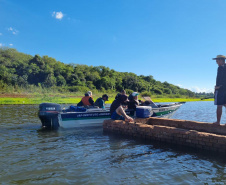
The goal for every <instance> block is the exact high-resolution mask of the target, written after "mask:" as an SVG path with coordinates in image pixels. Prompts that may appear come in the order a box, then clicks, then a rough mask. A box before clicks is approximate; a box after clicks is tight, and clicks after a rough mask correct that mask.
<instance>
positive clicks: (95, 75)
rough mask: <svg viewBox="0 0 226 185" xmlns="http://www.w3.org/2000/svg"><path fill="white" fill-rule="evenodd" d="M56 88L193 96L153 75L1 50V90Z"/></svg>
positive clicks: (63, 89) (191, 93)
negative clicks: (5, 88) (10, 87)
mask: <svg viewBox="0 0 226 185" xmlns="http://www.w3.org/2000/svg"><path fill="white" fill-rule="evenodd" d="M6 85H11V86H21V87H24V88H26V87H29V85H36V86H40V87H45V88H52V87H55V88H58V89H61V91H71V92H76V91H86V90H88V89H90V90H98V91H100V92H104V91H110V92H111V91H112V92H116V91H120V90H121V89H126V90H128V92H130V91H138V92H146V93H150V94H156V95H164V94H166V95H170V94H175V95H184V96H187V97H194V96H195V93H194V92H192V91H190V90H188V89H183V88H180V87H178V86H176V85H173V84H170V83H168V82H166V81H165V82H160V81H157V80H155V79H154V78H153V76H151V75H149V76H144V75H139V76H138V75H136V74H135V73H130V72H117V71H115V70H113V69H109V68H108V67H105V66H87V65H80V64H74V63H71V64H65V63H62V62H60V61H56V60H55V59H54V58H52V57H48V56H42V57H41V56H39V55H35V56H31V55H28V54H24V53H21V52H18V51H17V50H16V49H12V48H0V90H1V89H2V88H3V87H4V86H6Z"/></svg>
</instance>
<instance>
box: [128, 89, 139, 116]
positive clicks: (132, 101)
mask: <svg viewBox="0 0 226 185" xmlns="http://www.w3.org/2000/svg"><path fill="white" fill-rule="evenodd" d="M138 95H139V93H138V92H133V93H131V94H130V95H129V98H128V99H129V102H128V103H127V104H128V109H131V111H130V114H131V115H134V112H135V111H136V107H137V106H138V105H139V101H138Z"/></svg>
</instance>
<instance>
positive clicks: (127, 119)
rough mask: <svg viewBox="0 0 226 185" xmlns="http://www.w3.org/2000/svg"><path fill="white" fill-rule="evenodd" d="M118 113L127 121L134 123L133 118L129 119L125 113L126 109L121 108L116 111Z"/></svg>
mask: <svg viewBox="0 0 226 185" xmlns="http://www.w3.org/2000/svg"><path fill="white" fill-rule="evenodd" d="M116 113H117V114H119V115H121V116H123V117H124V118H125V121H134V120H133V118H131V117H129V116H128V115H127V114H126V112H125V111H124V109H123V108H122V106H119V107H118V108H117V109H116Z"/></svg>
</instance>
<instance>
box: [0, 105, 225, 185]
mask: <svg viewBox="0 0 226 185" xmlns="http://www.w3.org/2000/svg"><path fill="white" fill-rule="evenodd" d="M199 103H201V105H200V104H199ZM211 103H212V102H197V103H195V102H192V103H186V104H185V105H183V106H182V107H181V108H180V109H179V110H178V111H177V112H176V113H175V114H174V115H173V117H174V118H179V119H191V118H192V119H193V120H198V121H206V120H214V119H215V108H216V107H215V106H213V105H211ZM205 107H208V108H205ZM195 109H196V111H195ZM37 110H38V106H37V105H26V106H25V105H23V106H11V105H10V106H0V118H1V122H0V127H1V129H0V159H1V160H0V171H1V173H0V182H1V183H2V184H117V185H118V184H141V183H142V184H204V183H206V184H207V183H208V184H225V183H226V180H225V164H226V161H225V157H224V156H220V155H217V156H216V155H215V154H214V153H208V154H207V153H206V152H204V153H202V152H197V151H196V150H191V149H188V148H182V147H179V146H173V145H172V146H170V145H165V144H163V143H158V142H145V141H143V140H134V139H131V138H128V137H122V136H120V135H113V134H106V133H103V130H102V128H101V127H93V128H92V127H88V128H74V129H60V130H58V131H51V132H49V131H43V130H40V128H41V124H40V121H39V119H38V117H37ZM207 111H209V112H207ZM213 113H214V114H213ZM207 116H208V118H206V117H207ZM223 120H224V121H225V116H223Z"/></svg>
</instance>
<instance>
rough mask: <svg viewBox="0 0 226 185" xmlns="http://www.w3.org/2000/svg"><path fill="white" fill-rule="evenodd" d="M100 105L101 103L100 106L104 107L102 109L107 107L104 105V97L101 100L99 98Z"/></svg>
mask: <svg viewBox="0 0 226 185" xmlns="http://www.w3.org/2000/svg"><path fill="white" fill-rule="evenodd" d="M99 105H100V106H99V107H100V108H102V109H104V108H105V106H104V100H103V99H100V100H99Z"/></svg>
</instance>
